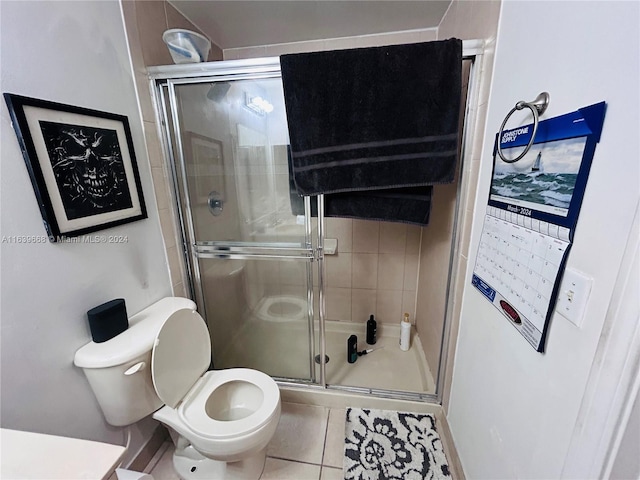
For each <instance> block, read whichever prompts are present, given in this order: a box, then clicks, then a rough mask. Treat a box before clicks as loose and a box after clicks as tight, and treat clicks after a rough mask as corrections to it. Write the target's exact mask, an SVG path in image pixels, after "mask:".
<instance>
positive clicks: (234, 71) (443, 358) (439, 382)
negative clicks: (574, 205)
mask: <svg viewBox="0 0 640 480" xmlns="http://www.w3.org/2000/svg"><path fill="white" fill-rule="evenodd" d="M483 51H484V42H483V41H482V40H465V41H464V42H463V52H462V54H463V60H470V61H471V66H470V73H469V87H468V90H467V97H466V102H467V103H466V109H465V118H464V122H463V134H462V140H461V142H462V144H461V154H460V158H461V164H460V169H459V172H460V173H459V178H458V185H457V192H456V206H455V213H454V219H453V233H452V241H451V243H452V248H451V253H450V258H449V272H448V278H447V288H446V298H445V315H444V326H443V331H442V338H441V344H440V357H439V363H438V369H437V377H436V391H435V393H417V392H405V391H394V390H383V389H375V388H364V387H352V386H345V385H329V384H327V379H326V367H325V362H324V358H325V351H326V345H325V338H326V335H325V305H324V304H325V292H324V287H325V286H324V282H325V278H326V272H325V267H324V196H323V195H319V196H318V198H317V202H318V236H317V245H316V247H315V248H312V253H311V255H312V256H313V259H312V261H317V263H318V282H317V285H318V296H319V308H318V309H319V312H318V320H319V337H320V338H319V340H320V341H319V346H320V352H319V354H320V359H321V362H320V378H319V379H318V380H317V381H315V378H314V383H311V384H305V386H306V387H307V388H313V389H316V388H319V389H322V390H333V391H345V392H350V393H357V394H367V395H374V396H377V397H382V398H392V399H402V400H413V401H422V402H430V403H437V404H441V403H442V396H443V392H444V389H445V375H446V371H447V367H448V366H447V357H448V355H449V347H450V337H451V322H452V321H453V319H452V316H453V311H454V305H453V294H452V292H453V283H454V281H455V278H454V275H453V270H454V267H455V265H456V259H457V258H458V256H459V254H460V243H461V239H460V236H459V234H458V233H459V232H458V225H459V219H460V215H461V213H462V210H463V209H464V208H465V205H463V203H462V202H461V198H462V196H463V194H465V193H466V192H464V191H463V183H464V182H463V180H464V176H465V173H466V172H465V168H464V159H465V156H466V155H467V153H468V150H470V148H469V147H470V146H471V140H472V132H473V130H474V127H475V120H476V119H475V117H474V116H473V115H469V112H470V108H471V107H473V106H475V107H477V99H478V96H479V78H478V77H479V76H478V75H477V72H476V69H477V67H478V63H479V60H481V59H482V56H483ZM148 71H149V74H150V79H151V87H152V88H151V91H152V92H154V94H155V99H156V104H157V105H158V106H160V108H159V109H157V115H158V118H160V119H161V120H164V119H163V115H165V114H166V113H167V112H166V111H163V110H164V106H165V104H164V103H163V102H164V99H163V96H162V83H161V82H162V81H164V82H166V83H165V88H167V85H173V86H174V85H178V84H180V85H183V84H188V83H201V82H202V81H203V80H202V79H203V78H206V77H215V78H216V80H219V81H224V80H226V81H229V80H241V79H249V78H251V79H256V78H274V77H278V78H279V77H280V76H281V74H280V61H279V58H278V57H270V58H258V59H247V60H229V61H223V62H211V63H206V64H184V65H171V66H167V67H150V68H149V69H148ZM174 102H175V99H174ZM174 108H175V104H174V105H172V110H173V114H176V113H177V112H176V111H175V110H174ZM164 118H167V117H166V116H165V117H164ZM162 124H163V129H162V130H163V136H164V137H165V138H164V139H163V141H164V146H165V152H168V153H167V159H168V162H169V164H170V166H171V176H172V181H173V187H174V192H176V195H177V196H179V195H180V193H179V192H180V190H179V185H178V180H177V172H176V171H175V164H176V162H175V159H174V158H173V156H172V154H171V150H172V149H171V135H170V133H169V135H168V136H167V132H169V125H168V122H165V121H163V122H162ZM181 162H184V159H181ZM183 166H184V164H183ZM174 200H175V202H174V207H175V208H176V209H177V210H178V212H177V217H178V218H179V219H180V223H181V232H180V233H181V235H182V239H183V246H184V248H183V253H184V258H185V263H186V264H187V268H190V267H189V264H190V263H192V262H191V261H190V255H189V248H188V247H189V245H188V243H187V241H186V238H187V237H186V232H187V229H193V224H192V223H189V222H190V221H192V220H191V219H188V218H187V219H185V218H184V215H182V212H180V211H179V210H180V206H179V202H180V199H179V198H175V199H174ZM189 213H190V212H189ZM310 217H311V203H310V198H309V197H305V222H306V225H308V226H309V229H308V231H306V232H305V242H309V243H308V245H310V244H311V243H312V242H311V228H310V225H311V223H310V221H309V220H310ZM191 233H193V232H192V230H191ZM192 238H193V237H192ZM212 254H213V255H215V254H216V253H215V252H212ZM220 255H222V253H221V254H220ZM225 257H226V258H230V257H229V252H228V251H227V252H226V254H225ZM231 258H247V257H246V256H243V255H242V254H241V253H240V252H235V253H234V256H233V257H231ZM252 258H255V257H252ZM195 264H196V269H197V262H195ZM189 273H190V275H189V281H190V282H191V281H193V280H195V281H196V283H197V288H195V287H193V290H192V292H191V293H192V295H194V294H195V295H196V299H197V293H198V292H196V291H194V290H199V292H200V295H201V292H202V286H201V283H200V275H199V271H197V270H196V271H190V272H189ZM458 274H463V273H462V272H458ZM307 275H308V281H307V287H308V288H307V294H308V305H309V312H308V313H309V318H310V322H311V324H310V337H311V338H310V342H311V344H312V345H311V347H312V348H311V352H312V355H311V359H310V361H311V369H312V377H315V376H314V375H313V373H314V370H313V362H314V358H313V357H314V353H315V340H314V328H313V322H314V314H313V282H312V272H311V271H310V269H309V270H308V272H307ZM278 383H279V384H280V385H284V386H287V385H290V386H300V384H301V382H299V381H296V380H295V379H278Z"/></svg>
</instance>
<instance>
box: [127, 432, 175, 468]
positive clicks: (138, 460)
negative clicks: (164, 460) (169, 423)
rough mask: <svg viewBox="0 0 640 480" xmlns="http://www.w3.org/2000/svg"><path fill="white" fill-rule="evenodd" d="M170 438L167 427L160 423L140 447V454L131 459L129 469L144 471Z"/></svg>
mask: <svg viewBox="0 0 640 480" xmlns="http://www.w3.org/2000/svg"><path fill="white" fill-rule="evenodd" d="M168 438H169V432H167V429H166V428H165V427H164V426H162V425H158V426H157V428H156V429H155V430H154V431H153V434H152V435H151V438H149V440H148V441H147V443H145V444H144V446H143V447H142V448H141V449H140V452H138V455H136V457H135V458H134V459H133V460H132V461H131V463H130V464H129V466H128V467H127V470H135V471H136V472H142V471H143V470H144V469H145V467H146V466H147V465H148V464H149V462H150V461H151V459H152V458H153V456H154V455H155V454H156V452H157V451H158V450H159V449H160V447H162V444H163V443H164V442H165V441H166V440H167V439H168Z"/></svg>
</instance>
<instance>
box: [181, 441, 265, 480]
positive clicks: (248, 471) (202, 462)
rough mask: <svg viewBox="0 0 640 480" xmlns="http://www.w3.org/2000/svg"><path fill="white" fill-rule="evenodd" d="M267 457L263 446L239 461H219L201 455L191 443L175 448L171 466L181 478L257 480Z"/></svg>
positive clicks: (195, 479)
mask: <svg viewBox="0 0 640 480" xmlns="http://www.w3.org/2000/svg"><path fill="white" fill-rule="evenodd" d="M266 458H267V449H266V448H263V449H262V450H260V451H259V452H257V453H255V454H254V455H252V456H250V457H248V458H245V459H244V460H240V461H239V462H221V461H218V460H212V459H211V458H207V457H205V456H203V455H201V454H200V453H199V452H198V451H197V450H196V449H195V448H193V446H192V445H189V446H188V447H186V448H184V449H176V451H175V452H174V454H173V468H175V470H176V473H177V474H178V475H179V476H180V478H181V479H183V480H210V479H216V480H218V479H220V480H258V479H259V478H260V476H261V475H262V470H263V469H264V463H265V460H266Z"/></svg>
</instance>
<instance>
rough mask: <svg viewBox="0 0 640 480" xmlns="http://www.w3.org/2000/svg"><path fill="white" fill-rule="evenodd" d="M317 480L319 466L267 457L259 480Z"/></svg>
mask: <svg viewBox="0 0 640 480" xmlns="http://www.w3.org/2000/svg"><path fill="white" fill-rule="evenodd" d="M319 478H320V465H311V464H309V463H300V462H291V461H289V460H280V459H279V458H270V457H267V462H266V464H265V466H264V471H263V472H262V476H261V477H260V480H318V479H319ZM336 478H337V477H336Z"/></svg>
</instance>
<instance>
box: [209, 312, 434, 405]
mask: <svg viewBox="0 0 640 480" xmlns="http://www.w3.org/2000/svg"><path fill="white" fill-rule="evenodd" d="M365 328H366V326H365V324H364V323H355V322H337V321H326V322H325V336H326V342H325V344H326V352H325V353H326V355H328V356H329V362H328V363H327V364H326V380H327V384H329V385H340V386H349V387H363V388H370V389H382V390H393V391H401V392H416V393H434V392H435V384H434V381H433V376H432V374H431V371H430V369H429V365H428V364H427V361H426V358H425V355H424V351H423V349H422V344H421V342H420V337H419V335H418V334H417V333H416V331H415V329H414V330H413V331H412V338H411V348H410V349H409V351H407V352H403V351H402V350H400V346H399V345H398V339H399V335H400V327H399V325H385V324H381V323H378V338H377V342H376V344H375V345H367V343H366V342H365V337H366V335H365V333H366V332H365ZM307 332H308V327H307V323H306V320H305V321H290V322H268V321H265V320H264V319H260V318H255V317H252V318H249V319H247V321H246V322H245V324H244V325H243V327H242V328H241V329H239V331H238V332H237V333H236V335H234V338H233V341H232V342H229V343H228V344H226V345H225V346H224V347H222V348H220V350H221V351H216V352H215V353H214V368H233V367H245V368H254V369H257V370H261V371H263V372H265V373H267V374H269V375H271V376H274V377H279V378H286V379H307V380H308V379H309V368H310V366H309V340H308V336H307ZM352 334H355V335H356V336H357V337H358V351H362V350H364V349H368V348H377V350H374V351H373V352H371V353H369V354H367V355H362V356H359V357H358V360H357V361H356V362H355V363H348V362H347V338H349V336H350V335H352ZM318 338H319V333H318V328H317V325H316V331H315V339H316V352H315V353H316V354H318V353H319V352H320V349H319V348H318V347H317V345H318ZM214 341H215V339H214ZM378 347H382V348H378ZM315 368H316V379H319V378H320V366H319V365H317V364H316V365H315Z"/></svg>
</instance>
